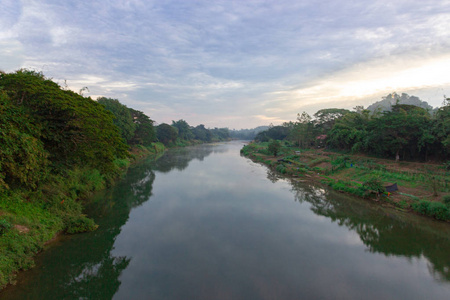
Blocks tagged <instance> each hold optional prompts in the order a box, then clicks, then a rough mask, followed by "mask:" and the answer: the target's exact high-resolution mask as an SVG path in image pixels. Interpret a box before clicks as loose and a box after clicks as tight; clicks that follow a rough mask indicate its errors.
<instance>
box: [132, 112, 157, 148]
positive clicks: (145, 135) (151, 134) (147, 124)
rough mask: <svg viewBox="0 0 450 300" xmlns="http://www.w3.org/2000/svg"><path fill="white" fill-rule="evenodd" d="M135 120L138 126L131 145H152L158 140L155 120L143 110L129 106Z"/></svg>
mask: <svg viewBox="0 0 450 300" xmlns="http://www.w3.org/2000/svg"><path fill="white" fill-rule="evenodd" d="M129 110H130V112H131V116H132V118H133V122H134V124H135V126H136V130H135V131H134V136H133V138H132V139H131V140H130V141H129V144H131V145H144V146H150V145H151V143H152V142H155V141H156V130H155V127H154V126H153V123H154V121H153V120H151V119H150V118H149V117H148V116H147V115H146V114H144V113H143V112H141V111H138V110H134V109H132V108H129Z"/></svg>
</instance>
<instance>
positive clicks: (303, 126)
mask: <svg viewBox="0 0 450 300" xmlns="http://www.w3.org/2000/svg"><path fill="white" fill-rule="evenodd" d="M314 136H315V133H314V125H313V123H312V122H311V116H310V115H309V114H308V113H307V112H303V113H302V114H301V115H300V114H297V122H295V123H294V125H293V127H292V130H291V132H290V134H289V138H290V139H291V140H294V141H296V142H297V143H298V146H299V147H302V148H308V147H310V146H311V144H312V143H313V141H314Z"/></svg>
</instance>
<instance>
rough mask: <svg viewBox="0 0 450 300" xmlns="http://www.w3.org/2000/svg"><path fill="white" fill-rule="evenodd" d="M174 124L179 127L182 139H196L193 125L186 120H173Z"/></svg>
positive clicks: (179, 135) (179, 134)
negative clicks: (192, 128)
mask: <svg viewBox="0 0 450 300" xmlns="http://www.w3.org/2000/svg"><path fill="white" fill-rule="evenodd" d="M172 126H173V127H175V128H177V129H178V137H179V138H180V139H183V140H186V141H190V140H192V139H194V134H193V133H192V130H191V126H189V124H188V123H187V122H186V121H185V120H178V121H172Z"/></svg>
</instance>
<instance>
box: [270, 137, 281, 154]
mask: <svg viewBox="0 0 450 300" xmlns="http://www.w3.org/2000/svg"><path fill="white" fill-rule="evenodd" d="M280 150H281V144H280V141H278V140H272V141H270V142H269V146H268V147H267V151H269V153H271V154H273V156H277V154H278V153H279V152H280Z"/></svg>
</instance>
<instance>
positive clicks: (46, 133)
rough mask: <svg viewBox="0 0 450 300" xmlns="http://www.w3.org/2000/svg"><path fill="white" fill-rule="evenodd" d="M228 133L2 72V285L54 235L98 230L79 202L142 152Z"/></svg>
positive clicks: (36, 76) (40, 78) (33, 75)
mask: <svg viewBox="0 0 450 300" xmlns="http://www.w3.org/2000/svg"><path fill="white" fill-rule="evenodd" d="M229 137H230V136H229V131H228V129H226V128H214V129H207V128H205V126H204V125H198V126H197V127H193V126H190V125H189V124H188V123H187V122H186V121H184V120H179V121H173V122H172V124H171V125H168V124H164V123H162V124H159V125H158V126H155V122H154V121H153V120H152V119H150V117H148V116H147V115H145V114H144V113H143V112H141V111H138V110H135V109H132V108H129V107H127V106H125V105H124V104H122V103H120V102H119V100H117V99H110V98H105V97H101V98H99V99H97V100H96V101H95V100H93V99H91V98H90V97H84V96H82V93H81V92H80V93H79V94H78V93H75V92H73V91H71V90H68V89H65V88H62V87H61V86H59V85H58V84H57V83H55V82H53V81H52V80H51V79H48V78H46V77H45V76H44V75H43V74H42V73H39V72H35V71H30V70H19V71H17V72H14V73H3V72H1V73H0V145H1V147H0V288H1V287H2V286H4V285H5V284H7V283H8V282H11V280H12V278H13V277H12V274H13V273H14V272H15V271H17V270H19V269H25V268H27V267H29V266H31V265H32V259H31V257H32V255H33V254H34V253H36V252H37V251H39V250H40V249H41V248H42V247H43V244H44V242H45V241H47V240H49V239H51V238H52V237H53V236H54V235H55V234H56V233H58V232H67V233H77V232H83V231H90V230H94V229H95V228H96V225H95V223H94V222H93V220H91V219H89V218H87V217H86V216H84V215H83V206H82V201H81V200H82V199H84V198H86V196H88V195H89V194H91V193H92V192H94V191H96V190H99V189H103V188H104V187H106V186H108V185H110V184H111V183H112V182H113V181H114V180H115V179H116V178H118V177H119V176H120V175H121V174H123V172H124V170H125V169H126V168H127V166H128V165H129V164H130V162H131V161H133V160H134V159H136V158H137V157H140V156H144V155H148V154H151V153H158V152H162V151H163V150H164V149H165V148H166V147H176V146H185V145H190V144H196V143H202V142H213V141H221V140H227V139H229ZM24 233H27V234H24Z"/></svg>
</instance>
